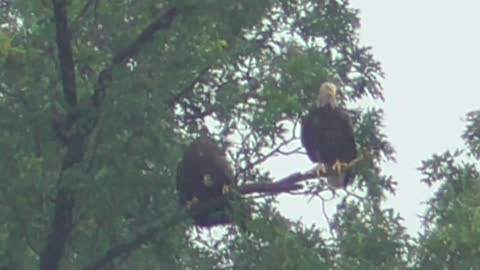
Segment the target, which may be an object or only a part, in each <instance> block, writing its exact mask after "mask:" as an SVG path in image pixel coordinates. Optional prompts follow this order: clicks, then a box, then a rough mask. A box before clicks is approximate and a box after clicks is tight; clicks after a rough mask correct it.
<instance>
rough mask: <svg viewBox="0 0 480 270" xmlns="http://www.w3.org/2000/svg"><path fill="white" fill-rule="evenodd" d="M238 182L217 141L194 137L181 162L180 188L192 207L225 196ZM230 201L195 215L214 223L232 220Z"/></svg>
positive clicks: (207, 224) (208, 224)
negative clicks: (229, 210) (229, 213)
mask: <svg viewBox="0 0 480 270" xmlns="http://www.w3.org/2000/svg"><path fill="white" fill-rule="evenodd" d="M233 184H234V176H233V171H232V168H231V166H230V163H229V162H228V161H227V159H226V157H225V155H224V154H223V153H222V152H221V151H220V149H219V148H218V147H217V145H216V143H215V142H214V141H213V140H212V139H210V138H208V137H205V136H202V137H200V138H199V139H196V140H194V141H193V142H192V143H191V144H190V145H189V146H188V147H187V148H186V149H185V151H184V153H183V159H182V160H181V161H180V162H179V163H178V166H177V192H178V195H179V200H180V203H181V204H182V205H183V206H185V207H186V208H187V209H188V210H191V208H192V207H193V206H194V205H195V204H196V203H198V202H202V201H208V200H209V199H213V198H215V197H219V196H222V195H223V194H224V193H226V192H228V190H229V187H230V186H232V185H233ZM229 208H230V205H229V203H228V201H227V202H225V204H220V205H218V206H216V207H215V208H213V209H209V212H208V213H206V214H205V213H202V214H197V215H195V216H193V220H194V222H195V224H196V225H198V226H202V227H211V226H215V225H220V224H227V223H230V217H229V215H228V209H229Z"/></svg>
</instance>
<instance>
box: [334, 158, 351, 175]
mask: <svg viewBox="0 0 480 270" xmlns="http://www.w3.org/2000/svg"><path fill="white" fill-rule="evenodd" d="M348 167H349V163H344V162H341V161H340V160H337V161H335V164H333V166H332V170H333V171H334V172H335V173H336V174H341V173H343V172H345V171H346V170H347V169H348Z"/></svg>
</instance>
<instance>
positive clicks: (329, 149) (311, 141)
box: [301, 104, 357, 186]
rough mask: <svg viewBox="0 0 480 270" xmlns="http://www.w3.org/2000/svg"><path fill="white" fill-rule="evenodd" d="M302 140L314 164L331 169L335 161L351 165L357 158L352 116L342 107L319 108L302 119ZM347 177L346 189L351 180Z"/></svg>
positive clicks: (348, 175) (344, 184)
mask: <svg viewBox="0 0 480 270" xmlns="http://www.w3.org/2000/svg"><path fill="white" fill-rule="evenodd" d="M301 141H302V144H303V146H304V148H305V149H306V151H307V155H308V157H309V159H310V160H311V161H312V162H317V163H323V164H325V166H328V167H331V166H332V165H333V164H334V163H335V161H337V160H338V161H340V162H343V163H349V162H351V161H352V160H354V159H355V158H356V157H357V151H356V147H355V137H354V134H353V126H352V123H351V121H350V117H349V115H348V114H347V112H345V111H344V110H342V109H341V108H338V107H336V108H332V107H331V106H330V105H329V104H327V105H325V106H323V107H317V108H315V109H313V110H312V111H310V112H309V113H308V114H307V115H306V116H305V117H304V118H303V119H302V131H301ZM351 177H352V175H351V173H347V174H346V175H345V179H344V180H343V181H344V182H343V186H346V185H347V184H349V182H350V181H351Z"/></svg>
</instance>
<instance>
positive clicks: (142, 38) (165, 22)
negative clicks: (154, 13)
mask: <svg viewBox="0 0 480 270" xmlns="http://www.w3.org/2000/svg"><path fill="white" fill-rule="evenodd" d="M177 14H178V12H177V9H176V8H175V7H173V8H170V9H169V10H167V11H166V12H165V14H163V16H161V17H159V18H157V19H156V20H155V21H153V22H152V23H151V24H150V25H149V26H147V28H145V30H143V32H142V33H141V34H140V35H139V36H138V37H137V39H136V40H135V41H133V42H132V43H131V44H130V45H129V46H128V47H126V48H125V49H123V50H121V51H119V52H118V53H117V54H116V55H115V56H114V57H113V59H112V62H113V63H114V64H120V63H121V62H123V61H125V60H127V59H128V58H131V57H133V56H134V55H136V54H137V53H138V52H139V51H140V49H141V48H142V47H143V46H145V44H147V43H149V42H150V41H152V39H153V36H154V35H155V33H157V32H158V31H160V30H166V29H168V28H170V26H171V24H172V22H173V20H174V19H175V18H176V17H177Z"/></svg>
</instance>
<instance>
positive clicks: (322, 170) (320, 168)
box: [315, 164, 327, 177]
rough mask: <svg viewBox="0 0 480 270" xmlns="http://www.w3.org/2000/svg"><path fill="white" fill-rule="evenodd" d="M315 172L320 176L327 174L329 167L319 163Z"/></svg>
mask: <svg viewBox="0 0 480 270" xmlns="http://www.w3.org/2000/svg"><path fill="white" fill-rule="evenodd" d="M315 173H316V174H317V176H318V177H322V176H325V175H327V169H326V168H325V165H324V164H318V166H317V168H316V169H315Z"/></svg>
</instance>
